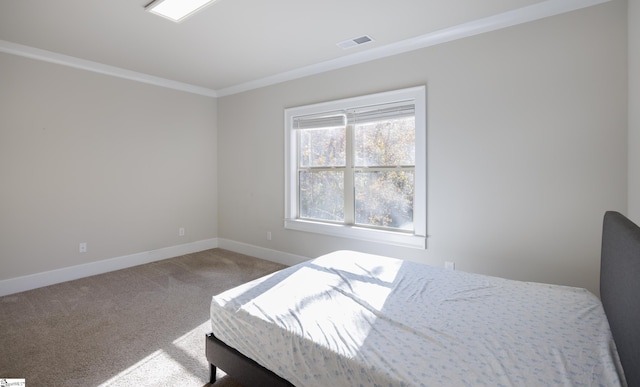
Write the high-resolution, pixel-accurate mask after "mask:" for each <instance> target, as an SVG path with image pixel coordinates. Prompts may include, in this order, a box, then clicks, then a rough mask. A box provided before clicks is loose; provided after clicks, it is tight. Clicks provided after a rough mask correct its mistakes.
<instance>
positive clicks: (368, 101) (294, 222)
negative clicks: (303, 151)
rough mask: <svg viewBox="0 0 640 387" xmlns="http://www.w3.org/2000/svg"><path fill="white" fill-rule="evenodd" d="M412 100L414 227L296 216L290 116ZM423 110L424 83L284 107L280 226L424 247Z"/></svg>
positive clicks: (293, 138) (295, 153) (294, 143)
mask: <svg viewBox="0 0 640 387" xmlns="http://www.w3.org/2000/svg"><path fill="white" fill-rule="evenodd" d="M401 101H414V103H415V125H416V127H415V129H416V136H415V141H416V144H415V146H416V148H415V182H414V184H415V185H414V202H413V225H414V231H413V232H412V233H407V232H405V231H393V230H380V229H375V228H367V227H360V226H356V225H347V224H339V223H338V224H336V223H325V222H321V221H312V220H306V219H299V218H298V203H297V200H298V195H297V190H298V181H297V179H298V177H297V176H298V173H297V167H298V166H297V157H298V149H297V141H296V130H295V129H294V127H293V119H294V117H299V116H305V115H314V114H322V113H324V112H334V111H339V110H348V109H350V108H357V107H363V106H369V105H378V104H387V103H395V102H401ZM426 120H427V114H426V87H425V86H418V87H412V88H408V89H401V90H395V91H388V92H384V93H377V94H370V95H365V96H360V97H354V98H347V99H341V100H336V101H330V102H323V103H318V104H313V105H306V106H299V107H293V108H288V109H285V111H284V122H285V125H284V130H285V135H284V138H285V160H284V164H285V221H284V227H285V228H286V229H290V230H298V231H305V232H312V233H319V234H325V235H332V236H337V237H342V238H352V239H358V240H365V241H372V242H378V243H386V244H392V245H398V246H403V247H413V248H421V249H424V248H426V239H427V138H426V137H427V135H426V133H427V129H426V127H427V125H426Z"/></svg>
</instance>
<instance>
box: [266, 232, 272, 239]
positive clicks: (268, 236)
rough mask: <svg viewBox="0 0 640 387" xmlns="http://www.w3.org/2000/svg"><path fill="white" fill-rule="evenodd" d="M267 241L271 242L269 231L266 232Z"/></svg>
mask: <svg viewBox="0 0 640 387" xmlns="http://www.w3.org/2000/svg"><path fill="white" fill-rule="evenodd" d="M267 240H268V241H270V240H271V231H267Z"/></svg>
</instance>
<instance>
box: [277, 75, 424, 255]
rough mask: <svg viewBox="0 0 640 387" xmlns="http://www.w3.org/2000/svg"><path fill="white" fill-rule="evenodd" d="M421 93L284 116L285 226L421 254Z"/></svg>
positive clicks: (391, 95)
mask: <svg viewBox="0 0 640 387" xmlns="http://www.w3.org/2000/svg"><path fill="white" fill-rule="evenodd" d="M425 94H426V93H425V87H416V88H410V89H403V90H396V91H391V92H386V93H380V94H373V95H368V96H363V97H356V98H350V99H345V100H339V101H332V102H325V103H321V104H316V105H308V106H301V107H295V108H290V109H286V110H285V150H286V155H285V168H286V176H285V185H286V187H285V201H286V203H285V212H286V213H285V227H286V228H289V229H295V230H301V231H309V232H317V233H323V234H329V235H336V236H341V237H348V238H356V239H363V240H371V241H376V242H383V243H391V244H397V245H402V246H411V247H421V248H424V247H425V240H426V216H427V214H426V96H425Z"/></svg>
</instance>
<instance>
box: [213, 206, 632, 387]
mask: <svg viewBox="0 0 640 387" xmlns="http://www.w3.org/2000/svg"><path fill="white" fill-rule="evenodd" d="M600 265H601V267H600V297H601V299H602V305H603V306H604V310H605V313H606V315H607V319H608V320H609V325H610V326H611V333H612V335H613V339H614V341H615V343H616V347H617V349H618V354H619V355H620V361H621V363H622V368H623V369H624V375H625V378H626V380H627V385H628V386H629V387H636V386H638V387H640V227H638V226H637V225H636V224H634V223H633V222H632V221H630V220H629V219H627V218H626V217H625V216H623V215H622V214H620V213H618V212H614V211H608V212H606V213H605V215H604V221H603V227H602V254H601V262H600ZM206 354H207V360H208V361H209V364H210V377H209V378H210V382H211V383H212V384H213V383H214V382H215V380H216V367H220V368H221V369H223V370H224V371H225V372H226V373H227V374H228V375H230V376H231V377H232V378H234V379H235V380H237V381H238V382H240V383H241V384H243V385H244V386H246V387H253V386H269V387H271V386H274V387H284V386H292V384H291V383H289V382H288V381H287V380H285V379H283V378H281V377H280V376H278V375H276V374H275V373H273V372H272V371H270V370H268V369H266V368H264V367H263V366H261V365H260V364H258V363H256V362H255V361H253V360H251V359H249V358H248V357H246V356H244V355H243V354H241V353H240V352H238V351H237V350H235V349H234V348H231V347H229V346H228V345H226V344H225V343H223V342H222V341H220V340H219V339H218V338H216V337H215V336H214V335H213V334H211V333H209V334H207V336H206ZM214 364H215V365H214Z"/></svg>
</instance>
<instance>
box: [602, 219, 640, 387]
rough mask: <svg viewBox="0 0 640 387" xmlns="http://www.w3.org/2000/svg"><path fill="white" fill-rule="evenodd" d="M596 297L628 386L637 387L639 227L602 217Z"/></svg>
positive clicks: (639, 382) (639, 370)
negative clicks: (607, 323) (600, 254)
mask: <svg viewBox="0 0 640 387" xmlns="http://www.w3.org/2000/svg"><path fill="white" fill-rule="evenodd" d="M600 297H601V299H602V305H603V306H604V310H605V313H606V314H607V318H608V319H609V325H610V326H611V333H612V334H613V340H614V341H615V342H616V346H617V347H618V354H619V355H620V361H621V362H622V368H624V374H625V377H626V379H627V383H628V385H629V386H640V227H638V226H637V225H636V224H635V223H633V222H632V221H630V220H629V219H627V218H626V217H624V216H623V215H622V214H620V213H618V212H614V211H608V212H606V213H605V215H604V223H603V228H602V256H601V262H600Z"/></svg>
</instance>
